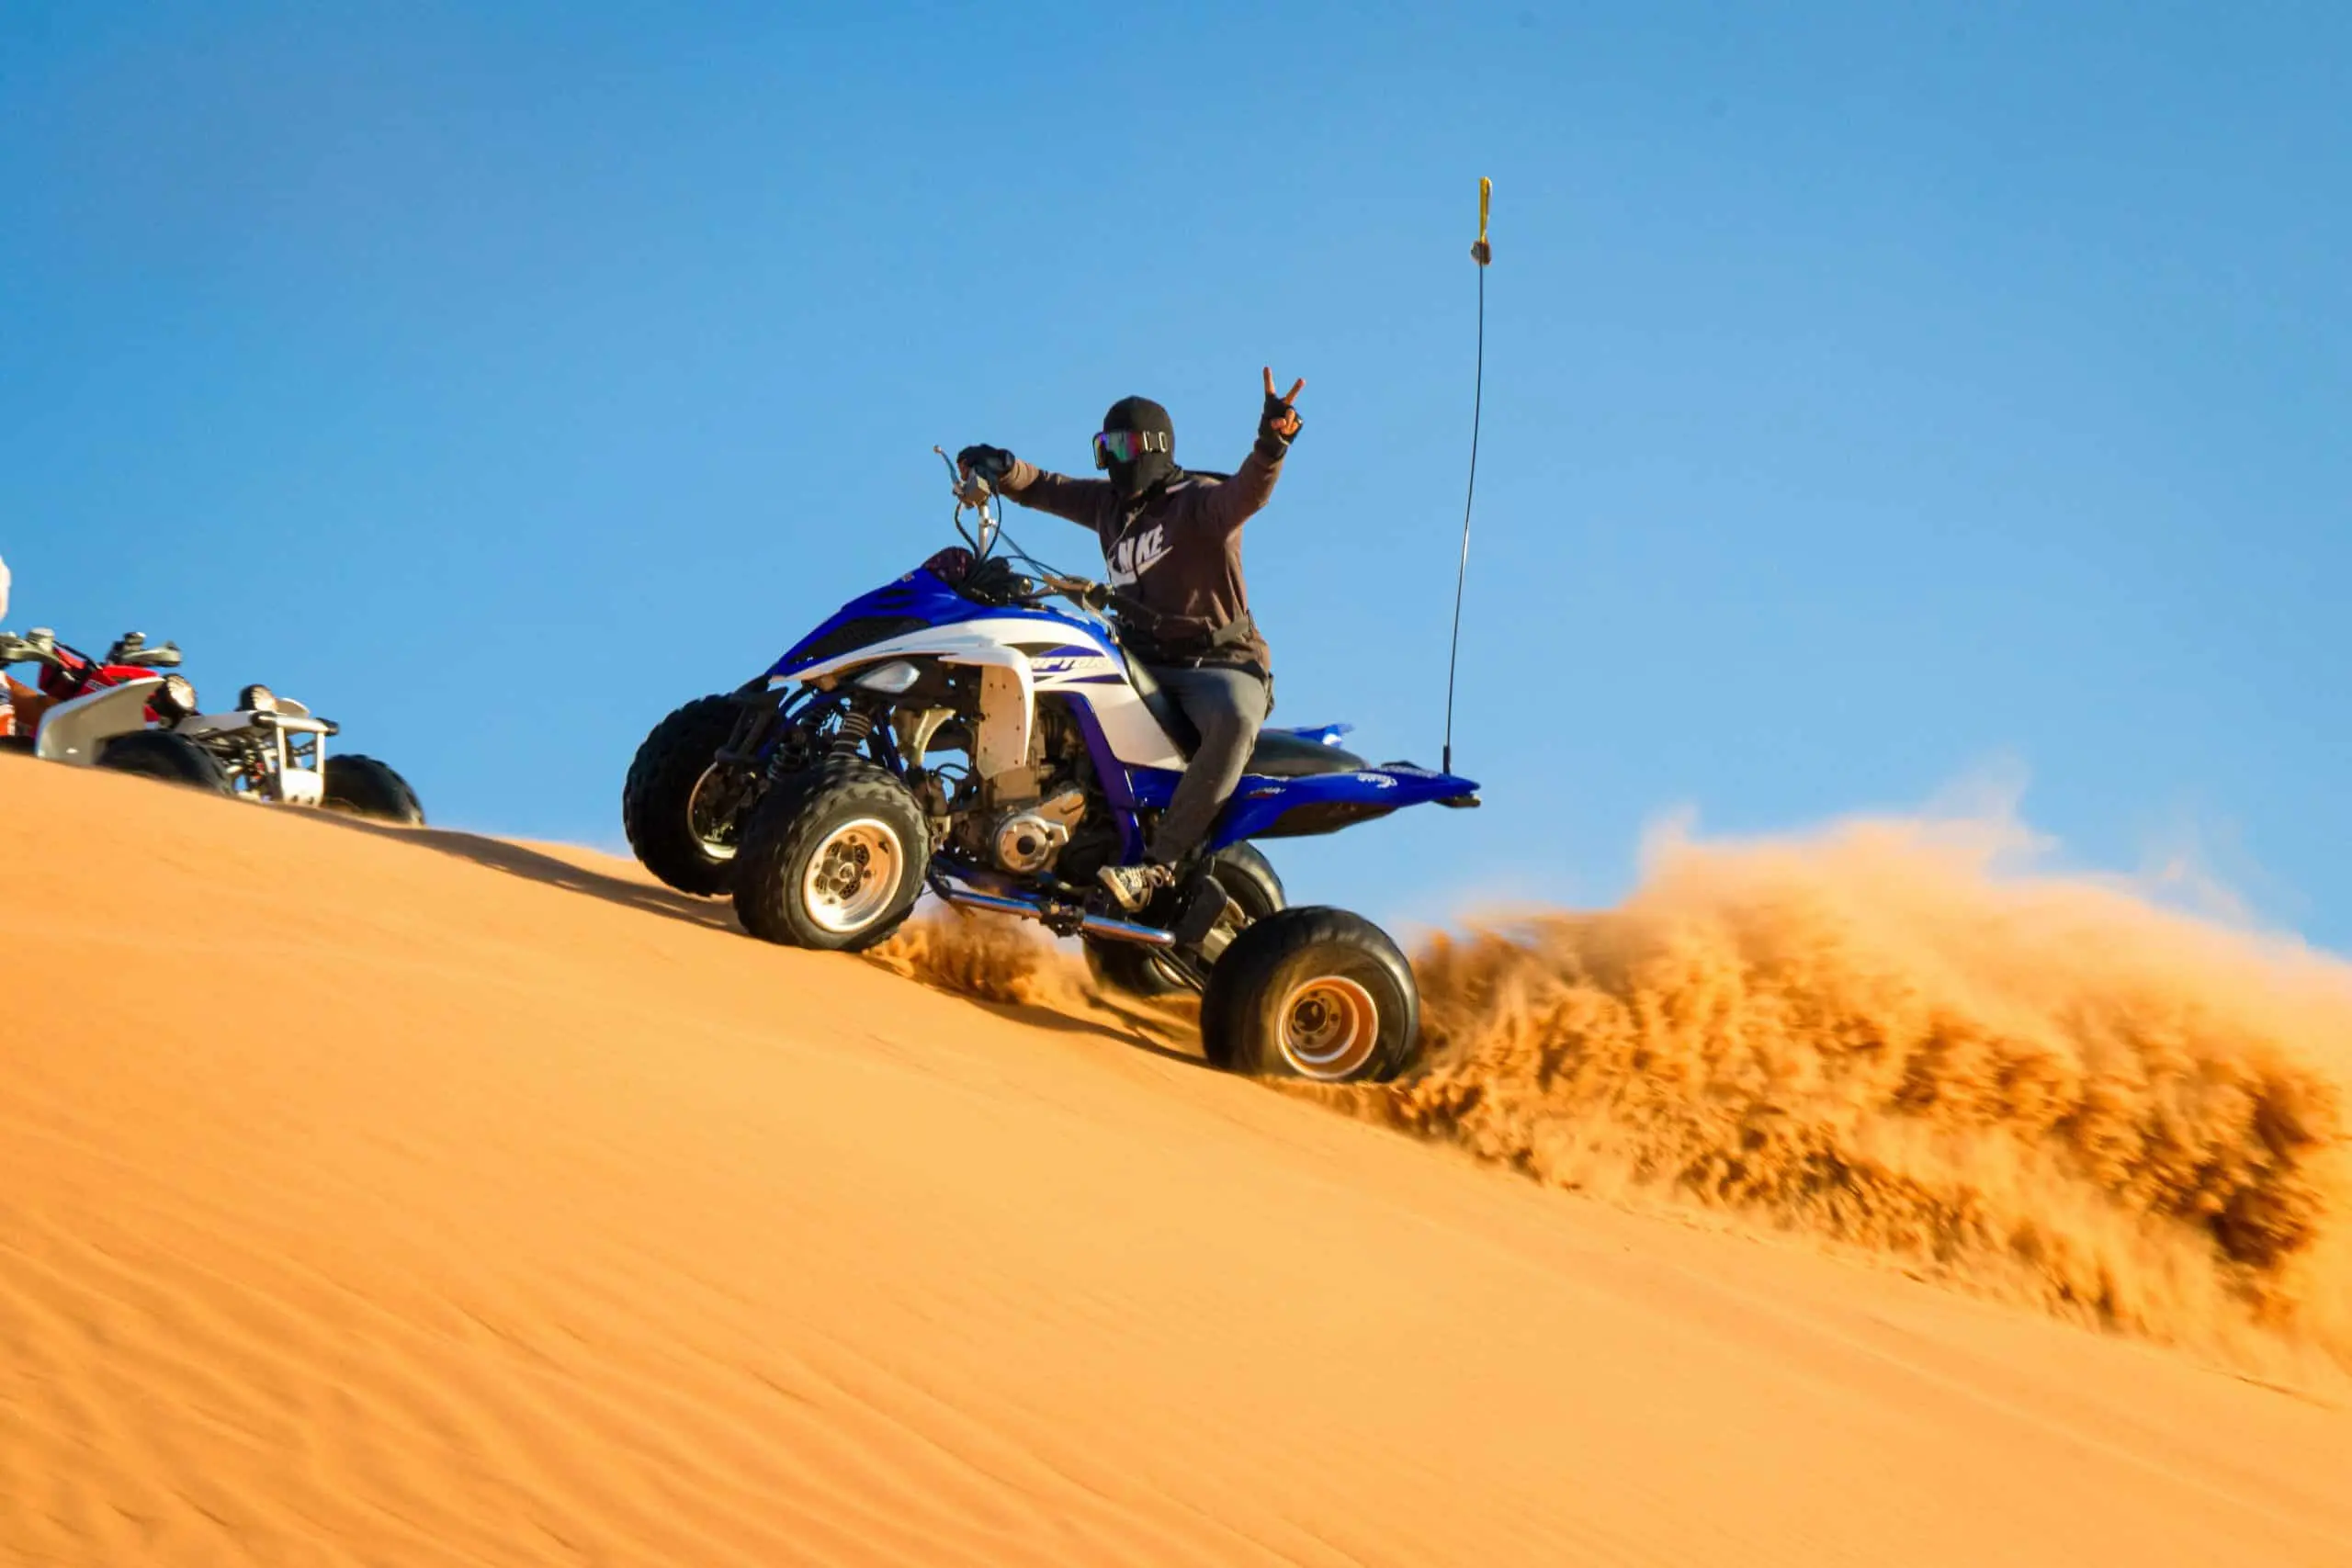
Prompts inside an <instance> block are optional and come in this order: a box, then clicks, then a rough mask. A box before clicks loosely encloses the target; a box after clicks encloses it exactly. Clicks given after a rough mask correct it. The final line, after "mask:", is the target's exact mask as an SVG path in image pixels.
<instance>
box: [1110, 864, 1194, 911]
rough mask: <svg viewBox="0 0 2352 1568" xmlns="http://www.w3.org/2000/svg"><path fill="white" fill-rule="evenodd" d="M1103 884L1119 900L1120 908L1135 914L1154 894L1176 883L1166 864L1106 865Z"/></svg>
mask: <svg viewBox="0 0 2352 1568" xmlns="http://www.w3.org/2000/svg"><path fill="white" fill-rule="evenodd" d="M1100 875H1101V877H1102V881H1103V886H1104V887H1106V888H1108V889H1109V890H1110V893H1111V897H1114V898H1115V899H1117V900H1118V901H1119V908H1122V909H1125V911H1126V912H1127V913H1128V914H1130V915H1132V914H1135V913H1136V911H1138V910H1140V909H1141V908H1143V907H1144V906H1145V905H1146V904H1148V903H1150V902H1151V898H1152V895H1153V894H1155V893H1158V892H1159V890H1160V889H1161V888H1163V887H1168V886H1173V885H1174V883H1175V880H1176V878H1175V874H1173V873H1172V872H1170V870H1169V868H1168V867H1166V866H1164V865H1106V866H1104V867H1103V870H1102V872H1101V873H1100Z"/></svg>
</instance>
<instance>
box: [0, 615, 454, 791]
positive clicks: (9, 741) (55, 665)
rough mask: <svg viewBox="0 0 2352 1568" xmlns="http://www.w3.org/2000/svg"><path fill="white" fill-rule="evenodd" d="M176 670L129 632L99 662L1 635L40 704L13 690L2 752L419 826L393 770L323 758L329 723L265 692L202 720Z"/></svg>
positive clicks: (42, 638) (1, 644)
mask: <svg viewBox="0 0 2352 1568" xmlns="http://www.w3.org/2000/svg"><path fill="white" fill-rule="evenodd" d="M179 662H180V650H179V649H178V647H177V646H176V645H175V644H172V643H168V642H167V643H164V645H163V646H162V647H160V648H150V647H148V646H147V640H146V638H145V637H141V635H140V634H139V633H137V632H125V633H124V634H123V635H122V636H121V637H118V638H117V639H115V644H114V646H113V647H112V648H109V649H107V652H106V655H105V657H104V658H96V659H94V658H92V657H91V656H89V655H88V654H85V653H82V652H80V651H78V650H76V649H72V648H69V647H67V646H66V645H64V644H63V643H61V642H59V641H58V640H57V637H56V634H55V633H53V632H51V631H50V630H49V629H48V628H46V627H39V628H36V629H35V630H33V631H32V632H31V633H29V634H28V635H27V636H24V637H16V636H12V635H10V634H8V633H6V632H0V666H5V665H14V664H33V665H38V666H39V667H40V677H39V680H40V686H39V690H38V692H37V693H35V692H31V691H27V690H26V689H24V688H22V687H17V688H16V692H17V696H16V703H15V707H16V713H17V722H16V724H15V726H14V728H15V729H16V730H17V733H15V734H13V735H5V736H0V748H8V749H14V750H29V751H30V752H32V753H33V755H35V756H37V757H40V758H42V759H43V760H45V761H53V762H66V763H71V764H74V765H75V766H78V767H85V768H87V767H98V768H111V769H114V770H116V771H117V772H120V773H138V774H141V775H143V776H145V777H148V778H156V779H165V780H169V781H171V782H172V783H175V784H194V785H196V786H197V787H198V788H199V789H207V790H210V791H212V792H214V793H216V794H220V795H235V796H238V797H240V798H243V799H246V800H261V801H269V802H272V803H275V804H278V805H284V806H314V807H325V808H326V809H328V810H333V811H344V812H348V813H350V814H352V815H354V816H358V817H368V818H376V819H377V820H379V821H386V822H400V823H406V824H409V825H411V826H422V825H423V824H424V808H423V807H421V806H419V805H418V804H417V799H416V792H415V791H414V790H412V789H411V788H409V786H408V781H406V780H405V779H403V778H401V776H400V774H399V773H395V772H393V771H392V769H391V768H390V766H388V765H387V764H385V763H383V762H381V761H378V760H376V759H375V758H373V757H362V756H356V755H354V756H334V757H330V756H328V755H327V754H326V742H327V739H328V737H330V736H333V735H334V734H336V733H338V727H337V726H336V725H335V724H334V721H333V720H331V719H324V718H319V717H317V716H313V715H312V714H311V710H310V709H309V708H307V707H305V706H303V705H301V704H300V703H298V702H295V701H293V700H292V699H291V698H288V697H280V696H277V695H276V694H273V693H272V692H271V691H270V690H269V688H268V687H266V686H247V687H246V688H245V689H244V690H243V692H242V693H241V694H239V695H238V697H237V705H236V707H235V708H234V709H233V710H232V711H231V712H228V713H220V714H205V713H199V712H198V711H197V701H196V687H195V686H194V684H192V683H191V682H189V680H188V678H187V676H185V675H181V674H178V673H176V672H175V671H176V670H177V667H178V665H179ZM162 671H174V672H173V673H162ZM14 684H15V683H14V682H11V685H12V686H13V685H14ZM28 716H29V721H28Z"/></svg>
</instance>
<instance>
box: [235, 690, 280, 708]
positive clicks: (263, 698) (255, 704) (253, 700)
mask: <svg viewBox="0 0 2352 1568" xmlns="http://www.w3.org/2000/svg"><path fill="white" fill-rule="evenodd" d="M237 706H238V707H239V708H241V709H243V711H244V712H246V713H276V712H277V694H276V693H274V692H272V691H271V690H270V689H269V688H268V687H267V686H247V687H246V688H245V689H244V690H243V691H242V692H239V693H238V694H237Z"/></svg>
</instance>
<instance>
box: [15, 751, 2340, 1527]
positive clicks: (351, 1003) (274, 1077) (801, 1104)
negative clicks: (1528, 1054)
mask: <svg viewBox="0 0 2352 1568" xmlns="http://www.w3.org/2000/svg"><path fill="white" fill-rule="evenodd" d="M0 810H5V813H6V821H7V822H8V823H9V824H10V826H11V829H12V838H11V840H10V841H9V844H8V847H7V848H6V850H5V851H4V852H0V933H5V940H6V952H7V953H8V955H9V961H10V974H11V984H10V986H9V987H8V989H7V995H8V998H9V1002H8V1008H7V1011H6V1015H5V1017H0V1558H5V1559H6V1561H9V1562H40V1563H77V1564H78V1563H107V1564H133V1563H136V1564H146V1563H171V1564H177V1563H198V1562H289V1563H290V1562H301V1563H314V1562H315V1563H343V1562H353V1563H437V1562H451V1563H510V1562H513V1563H526V1562H532V1563H536V1562H548V1563H577V1562H594V1563H682V1564H730V1563H746V1564H749V1563H762V1564H766V1563H800V1562H841V1563H862V1562H906V1563H925V1564H930V1563H979V1562H1022V1563H1039V1562H1070V1563H1090V1564H1091V1563H1118V1562H1132V1563H1153V1564H1158V1563H1203V1564H1208V1563H1220V1564H1221V1563H1250V1562H1300V1563H1316V1564H1348V1563H1353V1564H1374V1563H1396V1564H1408V1563H1410V1564H1423V1563H1442V1562H1443V1563H1450V1562H1463V1563H1473V1562H1476V1563H1521V1562H1524V1563H1559V1562H1614V1563H1627V1564H1633V1563H1687V1564H1708V1563H1723V1564H1735V1563H1736V1564H1740V1565H1743V1568H1752V1565H1756V1564H1771V1563H1782V1562H1785V1563H1806V1564H1822V1563H1840V1562H1851V1563H1871V1564H1882V1563H1890V1562H1903V1563H1954V1564H1959V1563H1969V1564H1977V1563H1986V1562H2045V1561H2046V1562H2053V1563H2057V1562H2066V1563H2084V1562H2130V1563H2133V1564H2160V1563H2239V1562H2263V1563H2312V1564H2322V1563H2325V1564H2340V1563H2343V1562H2346V1561H2352V1496H2347V1495H2346V1493H2347V1489H2346V1487H2345V1485H2344V1475H2345V1473H2346V1458H2347V1455H2352V1415H2347V1414H2346V1411H2345V1410H2344V1409H2343V1408H2341V1407H2340V1406H2339V1405H2338V1404H2335V1403H2334V1395H2333V1394H2332V1393H2329V1392H2328V1391H2326V1390H2325V1389H2324V1388H2323V1389H2318V1390H2316V1391H2307V1392H2303V1393H2287V1392H2282V1391H2280V1390H2278V1389H2274V1388H2270V1387H2266V1386H2262V1385H2261V1384H2258V1383H2256V1382H2251V1381H2248V1380H2246V1379H2245V1378H2241V1377H2233V1376H2231V1375H2227V1374H2226V1373H2224V1372H2222V1371H2216V1370H2213V1369H2211V1368H2210V1367H2208V1366H2206V1365H2204V1364H2202V1363H2200V1362H2199V1361H2197V1360H2194V1359H2190V1358H2189V1357H2188V1356H2186V1355H2183V1354H2180V1353H2177V1352H2175V1351H2170V1350H2165V1349H2161V1348H2154V1347H2153V1346H2150V1345H2148V1344H2145V1343H2143V1342H2139V1341H2135V1340H2131V1339H2126V1338H2123V1337H2113V1336H2106V1335H2100V1334H2096V1333H2092V1332H2089V1331H2086V1330H2085V1329H2083V1328H2080V1327H2076V1326H2072V1325H2065V1324H2061V1323H2056V1322H2052V1321H2051V1320H2049V1319H2048V1318H2046V1317H2044V1316H2041V1315H2040V1314H2032V1313H2029V1312H2025V1311H2021V1310H2018V1309H2017V1308H2014V1307H2010V1306H2007V1305H2002V1304H1999V1303H1990V1302H1986V1301H1983V1300H1977V1299H1973V1298H1970V1297H1967V1296H1964V1295H1961V1294H1956V1293H1953V1292H1948V1291H1944V1290H1941V1289H1938V1288H1936V1287H1934V1286H1931V1285H1927V1284H1922V1283H1918V1282H1915V1281H1912V1280H1905V1279H1902V1278H1900V1277H1897V1276H1895V1275H1894V1274H1892V1273H1890V1272H1887V1271H1884V1270H1879V1269H1868V1268H1862V1267H1859V1266H1856V1265H1854V1264H1851V1263H1847V1262H1841V1261H1838V1260H1836V1259H1832V1258H1823V1257H1818V1256H1815V1255H1813V1254H1811V1253H1809V1252H1807V1251H1804V1250H1803V1249H1801V1248H1800V1247H1796V1246H1792V1245H1784V1244H1768V1243H1758V1242H1756V1241H1752V1240H1746V1239H1741V1238H1739V1237H1737V1236H1735V1235H1726V1234H1720V1233H1717V1232H1715V1231H1713V1230H1710V1229H1706V1228H1702V1227H1701V1226H1698V1225H1695V1224H1671V1223H1667V1222H1664V1221H1661V1220H1659V1219H1657V1218H1652V1217H1643V1216H1640V1215H1636V1214H1633V1213H1625V1212H1623V1211H1620V1210H1618V1209H1615V1208H1611V1207H1608V1206H1605V1205H1602V1204H1600V1203H1598V1202H1594V1201H1589V1200H1588V1199H1584V1198H1579V1197H1577V1196H1575V1195H1572V1194H1567V1193H1563V1192H1559V1191H1555V1190H1546V1189H1545V1188H1544V1187H1542V1186H1539V1185H1538V1184H1536V1183H1532V1182H1528V1181H1525V1180H1522V1179H1518V1178H1516V1177H1514V1176H1512V1175H1510V1174H1509V1173H1508V1172H1505V1171H1502V1170H1498V1169H1496V1168H1492V1167H1490V1166H1486V1165H1481V1164H1480V1163H1478V1162H1477V1161H1476V1160H1475V1159H1473V1158H1471V1157H1469V1156H1466V1155H1464V1153H1462V1152H1460V1151H1458V1150H1456V1149H1453V1148H1450V1147H1447V1146H1444V1145H1441V1144H1437V1143H1430V1142H1424V1141H1417V1140H1414V1139H1410V1138H1407V1137H1402V1136H1398V1135H1397V1134H1395V1133H1393V1132H1390V1131H1387V1130H1385V1129H1383V1128H1379V1127H1374V1126H1370V1125H1366V1124H1363V1123H1362V1122H1356V1121H1351V1120H1349V1119H1347V1118H1343V1117H1338V1116H1332V1115H1330V1114H1328V1113H1327V1112H1326V1111H1323V1110H1322V1109H1320V1108H1318V1107H1317V1106H1314V1105H1311V1104H1306V1103H1303V1102H1301V1101H1300V1100H1297V1099H1295V1098H1294V1097H1290V1096H1285V1095H1280V1094H1274V1093H1270V1092H1268V1091H1267V1090H1266V1089H1264V1088H1262V1087H1261V1086H1258V1085H1253V1084H1250V1083H1245V1082H1238V1081H1235V1080H1232V1079H1229V1078H1226V1077H1221V1076H1219V1075H1216V1074H1214V1073H1210V1072H1208V1071H1205V1070H1204V1069H1202V1068H1200V1067H1199V1066H1196V1065H1194V1064H1192V1063H1190V1062H1188V1061H1186V1060H1184V1059H1182V1055H1181V1053H1178V1052H1174V1051H1171V1050H1170V1049H1169V1048H1168V1046H1167V1044H1166V1041H1165V1038H1164V1037H1163V1036H1161V1035H1159V1034H1155V1033H1149V1032H1142V1031H1139V1030H1137V1029H1136V1028H1133V1027H1131V1026H1130V1025H1128V1024H1126V1023H1125V1022H1123V1021H1120V1019H1119V1017H1118V1015H1116V1014H1114V1013H1105V1012H1103V1011H1100V1010H1093V1009H1088V1008H1081V1007H1070V1008H1066V1009H1057V1008H1046V1007H1037V1006H1030V1005H1023V1003H1022V1001H1021V1000H1020V999H1019V998H1020V997H1021V996H1022V995H1023V994H1024V993H1021V992H1018V991H1007V992H1006V993H1005V995H1007V996H1008V997H1012V998H1015V999H1013V1000H1008V1001H1000V1002H994V1003H983V1002H977V1001H973V1000H969V999H965V998H958V997H955V996H950V995H945V994H943V993H941V992H939V991H936V990H933V989H927V988H924V987H920V986H916V985H911V984H910V983H908V981H906V980H905V979H903V978H900V977H899V976H897V975H894V974H892V973H889V972H888V969H887V968H886V967H885V966H883V965H881V964H876V963H874V962H871V961H865V960H858V959H844V958H831V957H822V956H818V955H812V954H804V953H788V952H784V951H780V950H777V949H774V948H769V947H765V946H763V945H761V944H758V943H755V942H750V941H748V940H746V939H744V938H743V937H741V935H738V934H736V933H734V932H733V931H731V929H729V922H728V921H727V919H726V918H725V914H724V907H723V906H718V905H704V904H698V903H695V902H692V901H688V900H684V899H679V898H675V897H672V896H670V895H668V894H667V893H665V892H662V890H659V889H656V888H651V887H649V886H645V885H644V884H643V882H642V881H641V880H640V879H639V878H638V877H637V876H636V875H635V874H633V872H632V871H631V869H630V868H628V867H626V866H623V865H619V864H616V863H609V862H605V861H602V860H600V859H598V858H597V857H594V856H589V855H585V854H582V853H580V852H566V851H558V850H554V849H551V848H541V847H534V846H516V845H507V844H500V843H495V842H491V841H486V840H475V839H470V838H468V837H467V836H465V835H460V834H444V833H420V834H400V833H391V832H383V831H376V830H370V829H363V828H358V827H355V826H351V825H347V824H343V823H339V822H334V821H329V820H322V819H318V818H305V817H300V816H297V815H293V814H285V813H270V812H266V811H264V810H261V809H259V808H254V807H243V806H239V805H234V804H231V803H225V802H220V801H214V800H209V799H204V798H199V797H194V796H190V795H185V794H181V793H178V792H175V791H172V790H169V789H166V788H164V787H162V786H159V785H154V784H146V783H144V782H141V781H135V780H130V779H123V778H117V777H111V776H103V775H93V774H88V773H73V772H69V771H67V770H64V769H61V768H54V767H50V766H47V765H43V764H38V763H33V762H28V761H23V760H21V759H16V758H5V757H0ZM1032 999H1036V998H1034V997H1033V998H1032ZM1045 999H1052V998H1045Z"/></svg>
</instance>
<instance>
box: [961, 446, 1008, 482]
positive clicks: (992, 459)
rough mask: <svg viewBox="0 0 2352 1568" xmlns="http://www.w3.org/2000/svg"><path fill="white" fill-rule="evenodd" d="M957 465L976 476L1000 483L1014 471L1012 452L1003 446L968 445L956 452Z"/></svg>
mask: <svg viewBox="0 0 2352 1568" xmlns="http://www.w3.org/2000/svg"><path fill="white" fill-rule="evenodd" d="M956 467H957V468H961V469H963V470H964V472H966V473H967V474H970V475H973V476H974V477H975V478H978V479H986V480H988V481H989V483H990V484H999V483H1001V482H1002V481H1003V479H1004V476H1005V475H1007V474H1009V473H1011V472H1012V453H1010V452H1008V451H1006V450H1005V449H1004V448H1003V447H1001V446H967V447H965V448H964V449H963V450H962V451H961V452H958V453H956Z"/></svg>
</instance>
